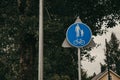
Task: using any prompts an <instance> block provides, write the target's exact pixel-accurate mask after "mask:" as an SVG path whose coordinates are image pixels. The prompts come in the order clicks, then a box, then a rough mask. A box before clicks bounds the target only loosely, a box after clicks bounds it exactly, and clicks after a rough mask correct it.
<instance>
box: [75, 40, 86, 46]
mask: <svg viewBox="0 0 120 80" xmlns="http://www.w3.org/2000/svg"><path fill="white" fill-rule="evenodd" d="M73 44H74V45H84V44H85V41H84V40H82V39H76V40H74V41H73Z"/></svg>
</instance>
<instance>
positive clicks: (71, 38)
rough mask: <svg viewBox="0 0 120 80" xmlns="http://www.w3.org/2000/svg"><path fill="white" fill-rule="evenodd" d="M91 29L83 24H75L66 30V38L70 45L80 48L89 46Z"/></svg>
mask: <svg viewBox="0 0 120 80" xmlns="http://www.w3.org/2000/svg"><path fill="white" fill-rule="evenodd" d="M91 37H92V32H91V29H90V28H89V27H88V26H87V25H86V24H84V23H81V22H77V23H74V24H72V25H70V27H69V28H68V29H67V32H66V38H67V41H68V43H69V44H70V45H72V46H74V47H77V48H81V47H84V46H86V45H88V44H89V42H90V41H91Z"/></svg>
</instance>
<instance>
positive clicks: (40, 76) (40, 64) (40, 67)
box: [38, 0, 43, 80]
mask: <svg viewBox="0 0 120 80" xmlns="http://www.w3.org/2000/svg"><path fill="white" fill-rule="evenodd" d="M38 80H43V0H40V1H39V61H38Z"/></svg>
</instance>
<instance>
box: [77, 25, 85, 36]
mask: <svg viewBox="0 0 120 80" xmlns="http://www.w3.org/2000/svg"><path fill="white" fill-rule="evenodd" d="M75 32H76V37H83V36H84V31H83V30H81V29H80V26H79V25H78V24H77V26H76V27H75Z"/></svg>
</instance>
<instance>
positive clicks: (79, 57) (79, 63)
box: [78, 48, 81, 80]
mask: <svg viewBox="0 0 120 80" xmlns="http://www.w3.org/2000/svg"><path fill="white" fill-rule="evenodd" d="M78 78H79V79H78V80H81V54H80V48H78Z"/></svg>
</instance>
